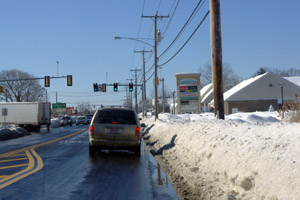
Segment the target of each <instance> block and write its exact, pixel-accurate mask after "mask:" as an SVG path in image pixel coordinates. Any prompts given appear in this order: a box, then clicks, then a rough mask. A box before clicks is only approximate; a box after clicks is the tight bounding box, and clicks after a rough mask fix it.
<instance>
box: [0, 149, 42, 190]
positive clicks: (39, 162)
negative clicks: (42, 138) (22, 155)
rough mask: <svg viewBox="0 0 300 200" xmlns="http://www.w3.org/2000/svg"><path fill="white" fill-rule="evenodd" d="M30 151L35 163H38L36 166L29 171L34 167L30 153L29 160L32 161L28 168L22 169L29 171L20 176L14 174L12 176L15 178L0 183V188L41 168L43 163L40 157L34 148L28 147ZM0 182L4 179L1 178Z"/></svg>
mask: <svg viewBox="0 0 300 200" xmlns="http://www.w3.org/2000/svg"><path fill="white" fill-rule="evenodd" d="M30 151H31V153H32V154H33V155H34V157H35V158H36V159H37V163H38V165H37V167H36V168H35V169H34V170H32V171H30V170H31V169H32V168H33V167H34V158H33V157H32V156H31V154H30V160H32V162H30V164H29V165H30V168H28V169H26V170H25V171H24V172H28V171H30V172H28V173H25V174H23V175H21V176H18V177H16V176H17V175H15V176H14V177H16V178H14V179H12V180H10V181H8V182H6V183H4V184H2V185H0V189H2V188H5V187H7V186H9V185H11V184H13V183H15V182H17V181H19V180H21V179H23V178H25V177H27V176H29V175H31V174H33V173H35V172H37V171H39V170H41V169H42V168H43V166H44V164H43V160H42V158H41V157H40V156H39V155H38V154H37V153H36V152H35V150H34V149H30ZM29 165H28V166H29ZM8 179H11V177H9V178H8ZM0 182H4V181H2V180H1V181H0Z"/></svg>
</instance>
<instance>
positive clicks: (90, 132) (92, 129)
mask: <svg viewBox="0 0 300 200" xmlns="http://www.w3.org/2000/svg"><path fill="white" fill-rule="evenodd" d="M89 134H90V135H94V127H93V125H91V126H90V128H89Z"/></svg>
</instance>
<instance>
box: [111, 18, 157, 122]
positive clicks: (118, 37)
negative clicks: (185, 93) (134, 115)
mask: <svg viewBox="0 0 300 200" xmlns="http://www.w3.org/2000/svg"><path fill="white" fill-rule="evenodd" d="M154 24H155V25H154V27H155V33H154V35H155V36H154V45H151V44H149V43H148V42H144V41H142V40H140V39H139V38H130V37H120V36H115V37H114V39H115V40H119V39H127V40H134V41H137V42H141V43H144V44H147V45H149V46H151V47H152V48H153V50H154V80H155V81H154V88H155V120H156V119H158V100H157V98H158V97H157V96H158V95H157V42H158V41H157V39H158V38H157V31H156V30H157V28H156V23H154ZM142 39H143V38H142ZM144 82H145V81H144ZM144 87H146V86H145V84H144ZM144 101H145V100H144Z"/></svg>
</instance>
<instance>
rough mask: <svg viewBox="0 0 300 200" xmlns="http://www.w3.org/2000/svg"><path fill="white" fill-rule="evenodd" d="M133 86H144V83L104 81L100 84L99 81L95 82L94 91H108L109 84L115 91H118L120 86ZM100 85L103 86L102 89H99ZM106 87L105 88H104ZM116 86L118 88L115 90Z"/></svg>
mask: <svg viewBox="0 0 300 200" xmlns="http://www.w3.org/2000/svg"><path fill="white" fill-rule="evenodd" d="M131 85H132V86H135V87H138V86H140V87H142V86H143V85H142V84H134V83H125V84H124V83H102V84H99V83H93V88H94V92H106V91H107V88H106V87H107V86H113V87H114V89H113V91H115V92H117V91H118V87H119V86H127V87H128V86H129V88H130V87H131ZM98 86H100V87H101V86H102V89H100V90H99V87H98ZM104 88H105V89H104ZM115 88H117V90H115Z"/></svg>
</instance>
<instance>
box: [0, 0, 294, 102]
mask: <svg viewBox="0 0 300 200" xmlns="http://www.w3.org/2000/svg"><path fill="white" fill-rule="evenodd" d="M176 3H177V0H109V1H107V0H106V1H105V0H89V1H86V0H51V1H50V0H48V1H40V0H24V1H21V0H18V1H17V0H10V1H5V0H0V24H1V28H0V44H1V45H0V70H9V69H19V70H23V71H26V72H28V73H30V74H32V75H34V76H36V77H44V76H56V75H57V64H56V61H59V70H58V71H59V75H68V74H71V75H73V86H72V87H67V84H66V79H51V87H50V88H47V91H48V95H49V98H50V101H52V102H55V93H56V92H57V93H58V101H59V102H66V103H67V105H68V106H70V105H74V106H75V107H76V105H77V104H78V103H83V102H89V103H90V104H92V105H93V104H104V105H112V104H113V105H119V104H122V103H123V100H124V99H125V95H126V92H125V88H123V87H120V88H119V92H113V91H112V90H113V89H112V87H108V88H107V91H108V92H106V93H100V92H97V93H94V92H93V83H95V82H97V83H104V82H106V73H107V74H108V76H107V77H108V83H114V82H120V83H128V80H127V79H130V78H133V76H132V75H133V73H132V72H130V70H131V69H135V68H138V69H140V68H141V67H142V56H141V54H137V53H134V50H136V51H139V50H143V49H145V50H151V46H147V45H146V46H145V45H144V44H143V43H138V42H135V41H132V40H125V39H123V40H114V36H123V37H132V38H136V37H140V38H149V39H151V38H153V21H152V20H151V19H149V18H143V19H142V18H141V15H142V14H144V15H154V14H155V13H156V11H158V14H159V15H168V14H169V15H171V14H172V12H173V10H174V6H175V5H176ZM197 3H198V1H192V0H185V1H180V2H179V4H178V7H177V9H176V12H175V15H174V17H173V19H172V21H171V22H170V25H169V28H168V31H167V32H165V27H166V24H168V22H169V20H170V18H169V19H163V20H158V29H161V31H162V33H163V34H164V38H163V40H162V42H161V43H160V44H159V46H158V55H160V54H161V53H162V52H163V51H164V50H165V49H166V48H167V47H168V45H169V44H170V42H171V41H172V40H173V39H174V38H175V36H176V35H177V33H178V32H179V31H180V29H181V28H182V27H183V25H184V23H185V22H186V20H187V19H188V17H189V16H190V14H191V13H192V11H193V9H194V8H195V6H196V5H197ZM299 8H300V2H299V1H297V0H291V1H282V0H281V1H279V0H264V1H261V0H250V1H240V0H232V1H221V23H222V27H221V28H222V47H223V61H224V62H226V63H229V64H230V65H231V67H232V69H233V71H234V72H235V73H236V74H237V75H239V76H242V77H243V78H249V77H250V76H252V75H253V74H254V73H255V71H257V70H258V69H259V68H260V67H269V68H278V69H288V68H290V67H293V68H299V67H300V56H299V52H300V39H299V35H300V12H299ZM208 9H209V1H208V0H206V1H204V3H203V6H202V7H201V9H200V10H199V12H198V13H197V15H196V16H195V17H194V18H193V20H192V22H191V23H190V24H189V26H188V28H187V29H186V30H185V31H184V33H183V34H182V35H181V36H180V38H179V39H178V41H177V42H176V43H175V45H174V46H173V47H172V48H171V49H170V50H169V51H168V53H167V54H166V55H165V56H164V57H162V58H161V59H160V60H159V64H161V63H163V62H164V61H166V60H168V59H169V58H170V57H171V56H172V55H173V54H174V53H175V52H176V51H177V50H178V49H179V48H180V47H181V46H182V44H183V43H184V42H185V41H186V40H187V38H188V37H189V36H190V35H191V33H192V32H193V31H194V29H195V27H196V26H197V25H198V24H199V22H200V21H201V19H202V17H203V16H204V14H205V13H206V12H207V10H208ZM144 41H146V42H148V43H151V44H152V43H153V40H144ZM151 55H152V54H149V53H148V54H146V61H147V63H146V71H148V70H149V73H147V74H146V78H149V76H150V75H151V74H152V72H153V68H152V69H150V68H151V66H152V64H153V55H152V56H151ZM207 62H211V50H210V23H209V17H208V18H207V19H206V20H205V21H204V23H203V24H202V26H201V27H200V28H199V30H198V31H197V32H196V34H195V35H194V37H193V38H192V39H191V40H190V42H189V43H188V44H187V45H186V46H185V48H184V49H183V50H182V51H181V52H180V53H179V54H178V55H177V56H176V57H175V58H174V59H173V60H171V61H170V62H169V63H168V64H166V65H164V66H163V67H162V69H160V70H159V76H160V77H164V79H165V86H166V87H167V88H168V89H169V90H174V89H175V87H176V85H175V84H176V83H175V76H174V74H175V73H178V72H195V71H198V70H199V67H200V66H203V65H204V64H205V63H207ZM139 75H140V76H139V80H140V79H141V78H140V77H141V74H139ZM152 83H153V82H152V78H151V79H150V80H149V81H148V82H147V96H148V97H149V96H151V91H153V84H152ZM41 84H43V82H42V81H41ZM160 88H161V87H160ZM140 95H141V93H140Z"/></svg>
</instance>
